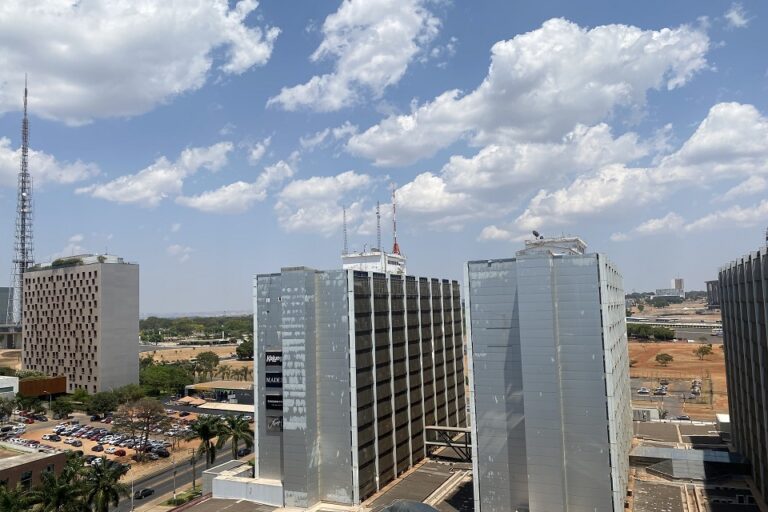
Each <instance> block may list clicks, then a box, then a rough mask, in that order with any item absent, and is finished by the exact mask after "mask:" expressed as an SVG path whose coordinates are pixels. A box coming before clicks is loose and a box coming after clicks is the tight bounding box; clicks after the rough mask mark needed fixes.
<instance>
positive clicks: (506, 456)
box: [465, 237, 632, 512]
mask: <svg viewBox="0 0 768 512" xmlns="http://www.w3.org/2000/svg"><path fill="white" fill-rule="evenodd" d="M465 276H466V277H465V283H466V284H465V290H466V293H467V325H468V331H469V334H468V337H467V343H468V351H469V355H470V361H471V363H470V364H471V365H472V370H471V371H470V372H469V373H470V387H471V391H470V403H471V407H470V409H471V410H472V422H471V423H472V462H473V465H474V471H473V472H474V497H475V506H474V510H475V511H476V512H511V511H516V512H517V511H519V512H522V511H525V512H566V511H570V512H575V511H583V512H586V511H589V512H595V511H596V512H620V511H622V510H624V501H625V492H626V488H627V481H628V478H629V451H630V447H631V440H632V411H631V406H630V398H631V396H630V386H629V355H628V346H627V335H626V333H627V329H626V324H625V311H624V307H625V304H624V290H623V287H622V278H621V274H619V272H618V270H617V269H616V267H615V266H614V265H613V264H612V263H611V262H610V261H608V259H607V258H606V257H605V255H603V254H587V253H586V244H584V242H583V241H582V240H580V239H578V238H572V237H569V238H565V237H564V238H554V239H536V240H528V241H526V243H525V249H523V250H521V251H518V252H517V253H516V255H515V257H514V258H507V259H493V260H481V261H470V262H468V263H467V267H466V274H465Z"/></svg>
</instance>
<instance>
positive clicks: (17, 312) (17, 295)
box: [6, 75, 33, 324]
mask: <svg viewBox="0 0 768 512" xmlns="http://www.w3.org/2000/svg"><path fill="white" fill-rule="evenodd" d="M28 157H29V118H28V117H27V76H26V75H24V117H23V118H22V121H21V168H20V169H19V178H18V190H17V196H16V235H15V240H14V246H13V249H14V258H13V274H12V275H11V287H12V288H13V290H12V292H11V293H10V294H9V296H8V314H7V318H6V322H7V323H9V324H20V323H21V314H22V302H21V301H22V297H23V290H22V288H23V286H24V272H25V271H26V270H27V269H28V268H29V267H31V266H32V263H33V256H32V177H31V176H30V175H29V167H28V162H27V160H28Z"/></svg>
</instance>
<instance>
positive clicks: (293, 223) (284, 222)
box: [275, 171, 372, 236]
mask: <svg viewBox="0 0 768 512" xmlns="http://www.w3.org/2000/svg"><path fill="white" fill-rule="evenodd" d="M371 183H372V179H371V177H370V176H368V175H367V174H359V173H357V172H355V171H347V172H343V173H341V174H337V175H335V176H322V177H321V176H315V177H312V178H308V179H304V180H294V181H292V182H290V183H289V184H288V185H286V186H285V188H283V190H282V191H281V192H280V194H279V195H278V201H277V203H276V204H275V212H276V213H277V217H278V221H279V223H280V225H281V226H282V227H283V229H285V230H286V231H289V232H311V233H319V234H321V235H324V236H330V235H331V234H333V233H334V232H337V231H338V230H339V228H340V226H341V221H342V206H341V201H342V200H343V199H345V198H346V197H347V195H348V194H350V193H353V192H359V191H360V190H363V189H365V188H366V187H368V186H369V185H370V184H371ZM346 204H347V219H348V221H349V222H353V221H354V220H355V219H356V218H358V217H359V216H360V214H361V211H362V201H361V200H359V199H358V200H353V201H348V202H347V203H346Z"/></svg>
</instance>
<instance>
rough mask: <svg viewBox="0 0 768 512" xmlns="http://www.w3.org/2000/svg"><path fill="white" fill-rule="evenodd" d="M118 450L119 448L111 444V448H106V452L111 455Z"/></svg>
mask: <svg viewBox="0 0 768 512" xmlns="http://www.w3.org/2000/svg"><path fill="white" fill-rule="evenodd" d="M116 451H117V448H115V447H114V446H110V447H109V448H107V449H106V450H104V453H108V454H110V455H114V454H115V452H116Z"/></svg>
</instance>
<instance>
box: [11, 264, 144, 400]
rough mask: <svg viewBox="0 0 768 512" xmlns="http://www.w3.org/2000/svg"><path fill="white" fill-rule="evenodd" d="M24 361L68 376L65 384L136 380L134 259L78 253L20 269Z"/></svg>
mask: <svg viewBox="0 0 768 512" xmlns="http://www.w3.org/2000/svg"><path fill="white" fill-rule="evenodd" d="M22 303H23V313H24V314H23V350H22V367H23V368H24V369H26V370H36V371H39V372H42V373H44V374H45V375H50V376H64V377H66V378H67V392H70V393H71V392H73V391H74V390H75V389H84V390H86V391H88V392H89V393H96V392H99V391H108V390H110V389H114V388H118V387H121V386H125V385H127V384H138V382H139V266H138V265H135V264H130V263H126V262H125V261H123V259H122V258H119V257H117V256H113V255H90V254H88V255H81V256H73V257H69V258H63V259H59V260H55V261H53V262H52V263H47V264H39V265H35V266H34V267H31V268H30V269H29V270H27V271H26V272H25V273H24V297H23V300H22Z"/></svg>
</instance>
